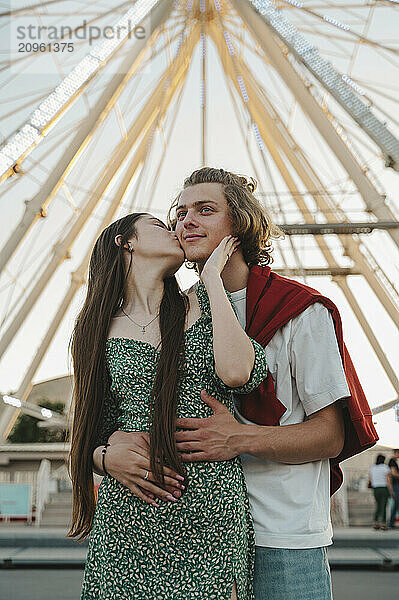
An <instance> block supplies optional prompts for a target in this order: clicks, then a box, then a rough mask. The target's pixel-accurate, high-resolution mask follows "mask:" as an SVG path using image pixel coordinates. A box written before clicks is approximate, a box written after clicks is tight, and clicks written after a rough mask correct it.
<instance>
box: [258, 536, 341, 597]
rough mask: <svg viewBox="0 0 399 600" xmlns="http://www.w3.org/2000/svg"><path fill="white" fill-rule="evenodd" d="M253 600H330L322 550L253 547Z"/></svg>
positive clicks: (324, 550) (327, 576) (329, 576)
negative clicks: (254, 549)
mask: <svg viewBox="0 0 399 600" xmlns="http://www.w3.org/2000/svg"><path fill="white" fill-rule="evenodd" d="M254 591H255V600H332V591H331V574H330V566H329V564H328V559H327V550H326V548H303V549H301V550H291V549H286V548H264V547H262V546H256V553H255V577H254Z"/></svg>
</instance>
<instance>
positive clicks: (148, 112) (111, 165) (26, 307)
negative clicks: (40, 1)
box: [0, 26, 199, 358]
mask: <svg viewBox="0 0 399 600" xmlns="http://www.w3.org/2000/svg"><path fill="white" fill-rule="evenodd" d="M198 39H199V30H198V27H197V26H194V27H193V28H192V31H191V32H190V33H189V34H188V37H187V39H186V41H185V42H184V43H183V44H182V45H181V46H180V50H179V54H178V56H177V57H176V58H175V60H174V61H173V62H172V63H171V65H170V66H168V67H167V69H166V70H165V72H164V73H163V75H162V77H161V80H160V81H159V83H158V85H157V86H156V89H155V91H154V93H153V94H152V95H151V97H150V100H149V101H148V102H147V104H146V105H145V106H144V107H143V109H142V110H141V111H140V114H139V115H138V117H137V119H136V121H135V122H134V124H133V125H132V127H131V128H130V130H129V132H128V135H127V137H126V138H124V139H123V140H122V141H121V142H120V143H119V144H118V146H117V147H116V148H115V150H114V152H113V154H112V158H111V160H110V161H109V162H108V164H107V165H106V168H105V170H104V172H103V173H102V175H101V177H100V178H99V180H98V182H97V185H96V187H95V189H94V190H93V192H92V193H90V195H89V200H88V202H87V203H86V206H85V207H84V208H83V209H82V211H81V212H80V214H79V216H78V218H77V219H76V221H75V222H74V223H73V225H72V227H71V229H70V230H69V231H68V232H67V233H66V235H65V237H64V239H62V240H61V241H60V242H59V243H56V244H55V245H54V247H53V255H52V257H51V258H50V261H49V264H48V265H47V267H46V268H45V269H44V271H43V273H42V275H41V276H40V278H39V280H38V281H37V282H36V284H35V286H34V288H33V289H32V291H31V292H30V294H29V296H28V297H27V298H26V300H25V302H24V304H23V305H22V307H21V308H20V310H19V311H18V312H17V314H16V316H15V317H14V319H13V321H12V322H11V324H10V325H9V327H8V328H7V329H6V331H5V332H4V335H3V336H2V338H1V339H0V358H1V356H2V355H3V354H4V352H5V351H6V350H7V348H8V346H9V344H10V343H11V341H12V340H13V338H14V337H15V336H16V335H17V333H18V330H19V328H20V327H21V325H22V323H23V322H24V320H25V319H26V317H27V316H28V314H29V313H30V311H31V310H32V308H33V306H34V305H35V303H36V301H37V299H38V298H39V296H40V295H41V293H42V291H43V290H44V289H45V286H46V285H47V283H48V282H49V280H50V279H51V277H52V275H53V274H54V273H55V271H56V270H57V268H58V267H59V266H60V265H61V264H62V263H63V262H64V260H65V259H66V258H70V248H71V246H72V244H73V242H74V241H75V239H76V238H77V236H78V235H79V233H80V232H81V230H82V228H83V227H84V225H85V223H86V221H87V220H88V218H89V217H90V215H91V213H92V211H93V210H94V209H95V208H96V206H97V205H98V203H99V202H100V200H101V198H102V197H103V195H104V194H105V193H106V191H107V189H108V187H109V186H110V185H111V183H112V181H113V179H114V178H115V176H116V174H117V173H118V171H119V169H120V168H121V166H122V165H123V164H124V163H125V162H126V157H127V155H128V153H129V152H130V150H131V149H132V148H133V147H134V144H135V143H136V142H137V139H138V138H139V136H140V134H141V132H143V130H144V129H145V128H146V127H148V126H150V125H151V124H153V123H154V122H155V120H156V117H157V114H158V112H159V107H160V105H161V103H162V102H163V98H164V96H165V97H166V98H167V99H169V102H170V101H171V100H172V98H173V96H174V92H175V88H176V86H178V85H179V82H180V81H181V80H182V79H183V78H184V77H185V74H186V72H187V69H188V67H189V64H190V58H191V55H192V53H193V50H194V47H195V45H196V43H197V42H198ZM171 82H173V85H172V84H171Z"/></svg>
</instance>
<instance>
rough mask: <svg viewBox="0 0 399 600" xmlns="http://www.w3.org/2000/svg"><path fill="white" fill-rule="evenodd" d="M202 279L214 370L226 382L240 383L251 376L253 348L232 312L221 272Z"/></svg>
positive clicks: (231, 383) (229, 383) (253, 360)
mask: <svg viewBox="0 0 399 600" xmlns="http://www.w3.org/2000/svg"><path fill="white" fill-rule="evenodd" d="M203 283H204V285H205V287H206V290H207V292H208V296H209V302H210V306H211V313H212V325H213V352H214V357H215V371H216V373H217V375H218V376H219V377H220V379H222V380H223V381H224V383H225V384H226V385H228V386H230V387H236V386H240V385H243V384H244V383H246V382H247V381H248V379H249V378H250V376H251V372H252V369H253V366H254V362H255V350H254V348H253V345H252V343H251V340H250V339H249V338H248V336H247V334H246V333H245V331H244V329H243V328H242V327H241V325H240V323H239V321H238V319H237V317H236V315H235V313H234V310H233V307H232V306H231V304H230V301H229V299H228V297H227V295H226V291H225V289H224V287H223V281H222V278H221V277H220V274H219V273H217V272H216V271H215V272H212V273H208V274H207V276H206V277H205V279H203Z"/></svg>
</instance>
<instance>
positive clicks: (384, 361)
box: [332, 275, 399, 394]
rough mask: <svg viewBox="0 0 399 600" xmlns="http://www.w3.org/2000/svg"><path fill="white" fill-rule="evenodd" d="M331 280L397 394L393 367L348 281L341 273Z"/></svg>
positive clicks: (398, 383) (396, 382)
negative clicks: (340, 291) (339, 289)
mask: <svg viewBox="0 0 399 600" xmlns="http://www.w3.org/2000/svg"><path fill="white" fill-rule="evenodd" d="M332 280H333V281H335V282H336V283H337V284H338V286H339V287H340V288H341V290H342V292H343V293H344V295H345V298H346V300H347V302H348V304H349V306H350V307H351V309H352V310H353V312H354V314H355V316H356V318H357V320H358V321H359V324H360V326H361V327H362V329H363V331H364V333H365V334H366V337H367V339H368V341H369V342H370V344H371V346H372V348H373V350H374V352H375V353H376V355H377V358H378V360H379V361H380V363H381V366H382V367H383V369H384V371H385V373H386V374H387V376H388V378H389V380H390V382H391V384H392V386H393V388H394V389H395V391H396V393H397V394H399V381H398V378H397V375H396V372H395V369H394V368H393V367H392V365H391V363H390V362H389V360H388V358H387V355H386V354H385V352H384V351H383V349H382V347H381V346H380V343H379V341H378V339H377V337H376V336H375V334H374V331H373V330H372V328H371V326H370V322H369V320H368V319H367V318H366V316H365V314H364V312H363V311H362V310H361V309H360V307H359V304H358V303H357V301H356V299H355V296H354V295H353V292H352V290H351V289H350V287H349V285H348V281H347V279H346V277H342V275H335V276H333V277H332Z"/></svg>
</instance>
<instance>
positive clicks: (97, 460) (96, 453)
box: [93, 446, 105, 476]
mask: <svg viewBox="0 0 399 600" xmlns="http://www.w3.org/2000/svg"><path fill="white" fill-rule="evenodd" d="M102 448H103V446H97V448H95V449H94V450H93V471H94V472H95V473H97V475H103V476H104V475H105V473H104V471H103V470H102V468H101V465H102V454H101V450H102Z"/></svg>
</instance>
